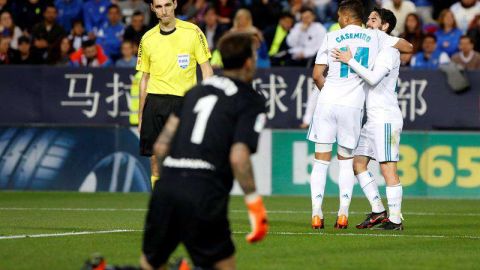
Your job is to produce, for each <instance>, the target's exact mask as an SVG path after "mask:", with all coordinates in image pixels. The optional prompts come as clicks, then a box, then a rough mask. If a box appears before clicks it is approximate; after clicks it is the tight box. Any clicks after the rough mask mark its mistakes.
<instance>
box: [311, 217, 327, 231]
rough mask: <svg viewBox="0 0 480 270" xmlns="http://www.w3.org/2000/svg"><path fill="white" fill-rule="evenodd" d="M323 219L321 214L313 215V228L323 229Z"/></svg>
mask: <svg viewBox="0 0 480 270" xmlns="http://www.w3.org/2000/svg"><path fill="white" fill-rule="evenodd" d="M323 228H324V226H323V219H322V218H320V217H319V216H313V217H312V229H314V230H318V229H323Z"/></svg>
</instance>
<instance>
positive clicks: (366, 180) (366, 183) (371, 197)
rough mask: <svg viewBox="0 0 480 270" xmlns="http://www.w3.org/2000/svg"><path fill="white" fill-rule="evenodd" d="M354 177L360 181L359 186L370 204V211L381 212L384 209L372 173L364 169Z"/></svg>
mask: <svg viewBox="0 0 480 270" xmlns="http://www.w3.org/2000/svg"><path fill="white" fill-rule="evenodd" d="M356 177H357V179H358V183H360V186H361V187H362V189H363V193H365V196H366V197H367V199H368V201H369V202H370V205H371V206H372V212H374V213H381V212H383V211H385V207H384V206H383V203H382V199H381V197H380V193H379V192H378V186H377V183H375V179H373V176H372V174H371V173H370V172H369V171H364V172H363V173H360V174H358V175H356Z"/></svg>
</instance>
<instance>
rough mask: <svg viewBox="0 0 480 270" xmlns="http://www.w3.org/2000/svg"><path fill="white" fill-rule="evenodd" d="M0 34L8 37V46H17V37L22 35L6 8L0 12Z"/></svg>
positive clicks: (15, 47)
mask: <svg viewBox="0 0 480 270" xmlns="http://www.w3.org/2000/svg"><path fill="white" fill-rule="evenodd" d="M0 36H2V37H4V38H10V48H12V49H17V48H18V38H19V37H20V36H22V30H20V27H18V26H16V25H15V24H14V23H13V18H12V14H11V13H10V12H9V11H7V10H5V11H2V13H0Z"/></svg>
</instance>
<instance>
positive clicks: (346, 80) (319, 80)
mask: <svg viewBox="0 0 480 270" xmlns="http://www.w3.org/2000/svg"><path fill="white" fill-rule="evenodd" d="M362 13H363V5H362V3H361V2H359V1H358V0H345V1H343V2H341V3H340V4H339V8H338V17H339V19H338V22H339V24H340V26H341V27H342V29H341V30H338V31H334V32H330V33H328V34H327V35H326V37H325V38H324V40H323V43H322V46H321V47H320V50H319V51H318V53H317V58H316V61H315V67H314V70H313V79H314V81H315V83H316V85H317V87H318V89H321V91H320V94H319V97H318V101H317V106H316V107H315V113H314V116H313V120H312V124H311V125H310V129H309V132H308V135H307V138H308V140H310V141H312V142H314V143H315V160H314V164H313V170H312V174H311V178H310V188H311V197H312V228H314V229H321V228H323V227H324V220H323V212H322V202H323V195H324V191H325V182H326V178H327V170H328V165H329V163H330V159H331V155H332V153H331V152H332V145H333V143H335V142H337V144H338V151H337V156H338V160H339V167H340V175H339V189H340V210H339V213H338V218H337V222H336V223H335V228H346V227H347V225H348V207H349V205H350V201H351V197H352V189H353V185H354V183H355V177H354V175H353V170H352V167H353V150H354V149H355V148H356V147H357V144H358V139H359V137H360V129H361V121H362V116H363V105H364V102H365V90H364V81H363V79H362V78H361V77H359V76H358V75H357V74H356V73H354V72H353V71H352V70H351V69H350V67H349V66H348V65H347V64H344V63H340V62H338V61H336V60H335V59H334V58H333V57H332V55H331V51H332V50H333V49H334V48H340V49H341V50H346V49H347V46H349V48H350V49H351V50H352V51H353V52H354V53H355V56H354V58H355V59H356V60H357V61H358V62H360V64H361V65H362V66H364V67H366V68H371V67H373V63H374V61H375V58H376V56H377V54H378V52H379V51H380V50H381V49H382V48H385V47H395V48H398V49H400V50H401V51H402V52H406V53H408V52H411V51H412V45H411V44H410V43H408V42H407V41H405V40H403V39H399V38H395V37H391V36H389V35H387V34H385V33H384V32H381V31H379V30H371V29H363V28H362V27H361V25H362V17H363V16H362ZM327 66H328V67H329V70H328V73H327V77H326V78H325V77H324V76H323V72H324V71H325V69H326V68H327Z"/></svg>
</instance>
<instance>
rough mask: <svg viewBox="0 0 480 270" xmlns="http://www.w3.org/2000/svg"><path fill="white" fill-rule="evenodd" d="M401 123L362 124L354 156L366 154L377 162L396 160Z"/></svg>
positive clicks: (397, 158) (397, 157)
mask: <svg viewBox="0 0 480 270" xmlns="http://www.w3.org/2000/svg"><path fill="white" fill-rule="evenodd" d="M402 126H403V125H402V124H401V123H371V122H368V121H367V123H366V124H365V125H364V126H363V128H362V132H361V133H360V141H359V142H358V147H357V148H356V149H355V151H354V155H355V156H367V157H370V158H373V159H375V160H377V161H378V162H386V161H398V160H399V147H400V133H402Z"/></svg>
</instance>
